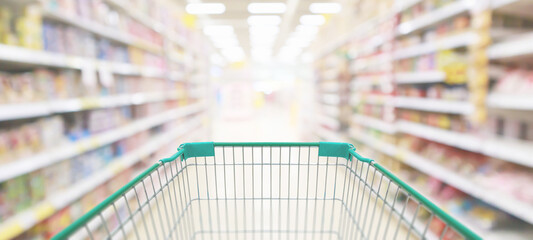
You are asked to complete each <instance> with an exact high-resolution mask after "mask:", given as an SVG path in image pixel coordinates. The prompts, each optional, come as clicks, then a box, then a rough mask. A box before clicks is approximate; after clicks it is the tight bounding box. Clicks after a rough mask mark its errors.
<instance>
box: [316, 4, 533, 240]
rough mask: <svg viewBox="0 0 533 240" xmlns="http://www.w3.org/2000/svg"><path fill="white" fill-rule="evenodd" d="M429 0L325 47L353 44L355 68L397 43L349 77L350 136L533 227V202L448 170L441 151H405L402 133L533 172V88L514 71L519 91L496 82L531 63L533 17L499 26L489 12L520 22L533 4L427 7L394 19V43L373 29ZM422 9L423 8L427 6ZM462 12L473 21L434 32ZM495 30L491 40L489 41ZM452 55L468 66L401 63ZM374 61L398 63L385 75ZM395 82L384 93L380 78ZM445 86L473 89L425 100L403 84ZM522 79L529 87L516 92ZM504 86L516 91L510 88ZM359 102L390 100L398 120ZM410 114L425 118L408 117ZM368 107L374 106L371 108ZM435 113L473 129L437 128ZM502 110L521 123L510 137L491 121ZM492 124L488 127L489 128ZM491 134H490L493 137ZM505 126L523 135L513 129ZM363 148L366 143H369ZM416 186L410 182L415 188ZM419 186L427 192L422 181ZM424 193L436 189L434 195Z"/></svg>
mask: <svg viewBox="0 0 533 240" xmlns="http://www.w3.org/2000/svg"><path fill="white" fill-rule="evenodd" d="M424 2H430V1H423V0H419V1H395V4H394V5H395V6H396V7H395V8H389V10H388V13H383V14H381V16H384V17H382V18H380V19H381V21H376V20H375V19H377V18H375V19H371V20H369V19H362V20H360V21H362V22H363V24H359V23H353V24H352V25H353V26H356V27H354V30H353V33H354V34H352V35H350V38H348V39H345V41H344V44H340V43H336V45H335V46H336V47H331V46H329V48H327V47H326V48H325V49H326V50H324V52H328V51H339V50H342V49H345V48H348V49H352V50H351V51H348V53H349V55H350V56H351V57H352V58H351V59H350V60H348V63H349V64H355V65H357V64H358V63H357V62H359V63H360V61H359V60H360V59H364V58H365V56H371V57H372V56H373V55H377V54H380V53H382V51H383V49H386V48H383V46H384V45H386V44H387V42H388V41H390V42H393V41H394V42H395V43H393V46H392V50H391V55H392V57H391V59H389V60H383V58H381V57H378V58H374V59H371V60H369V61H368V62H369V63H365V64H359V65H358V66H354V67H352V68H350V69H351V70H352V72H351V73H352V74H353V76H352V83H351V84H350V86H351V91H352V93H351V95H350V104H351V106H352V107H353V108H354V113H353V114H352V125H351V128H350V131H349V136H350V138H351V139H352V140H353V141H355V142H357V143H359V145H356V146H360V147H363V146H367V147H369V149H373V150H372V151H370V152H371V153H377V154H379V155H378V156H376V158H377V160H378V161H379V160H384V161H385V162H388V159H392V160H395V162H397V164H396V165H398V164H399V165H398V166H408V167H400V168H399V170H398V171H412V170H409V169H414V170H415V171H416V172H418V174H422V175H425V176H428V177H431V178H434V179H438V181H440V182H441V183H443V184H445V185H447V186H452V187H453V188H455V189H457V190H459V191H460V192H462V193H464V194H465V195H466V196H467V197H469V198H472V199H478V200H481V201H482V202H484V203H486V204H488V205H489V206H491V207H492V208H494V209H498V210H497V211H499V212H504V213H507V214H509V215H512V216H514V217H516V218H517V219H519V221H518V222H520V224H525V225H526V226H531V225H532V224H533V222H532V219H531V215H532V214H533V204H531V203H530V202H527V201H525V200H523V199H519V198H517V197H515V196H513V195H511V194H508V193H504V192H501V191H499V190H498V189H496V188H495V186H490V185H487V184H484V183H483V182H480V180H479V179H476V176H466V175H462V174H461V173H460V171H458V170H456V169H453V170H452V169H450V168H448V167H447V166H445V165H446V164H443V163H442V158H443V156H435V159H433V158H430V157H428V156H423V155H421V154H420V153H418V152H416V153H415V152H413V151H411V150H408V149H407V148H406V145H405V144H406V142H407V141H404V138H413V137H416V138H417V139H419V140H420V141H423V142H425V143H433V144H435V143H438V144H440V145H442V146H445V147H446V149H450V151H452V150H453V151H457V152H461V151H462V152H468V153H469V154H477V155H479V156H483V158H486V159H490V161H492V162H497V163H498V164H501V165H504V166H509V167H511V166H514V167H515V168H516V169H520V170H521V171H523V172H520V173H517V174H524V175H527V173H529V174H532V168H533V161H531V158H530V156H531V154H533V151H532V150H531V149H533V141H532V140H530V139H524V138H526V137H528V136H529V135H528V136H525V133H527V132H528V131H529V127H531V126H533V125H532V124H533V123H531V122H527V121H528V120H527V119H531V116H532V115H531V114H532V112H531V111H532V110H533V106H532V104H533V98H532V96H533V92H532V91H529V92H527V90H526V89H525V88H527V86H528V85H525V84H524V85H518V84H517V83H518V82H516V81H519V80H517V78H516V76H515V78H514V79H513V80H509V82H512V81H515V90H510V91H509V92H502V91H501V90H499V89H498V87H499V86H498V84H501V83H499V82H501V81H503V80H501V79H502V78H504V77H506V76H507V75H508V73H509V69H511V70H513V69H516V68H517V67H518V68H519V69H520V70H521V71H526V70H527V69H529V64H530V63H531V61H530V60H532V59H533V51H532V48H531V46H527V45H528V44H529V42H531V41H530V40H531V39H532V37H531V36H532V35H531V32H533V29H531V28H528V27H527V26H529V25H527V24H526V23H523V24H522V27H517V26H513V27H505V26H503V27H502V26H496V27H494V26H491V18H494V16H495V15H497V14H510V16H513V17H514V19H513V21H515V22H519V21H521V20H519V19H517V18H519V17H523V18H524V19H530V20H531V17H530V14H529V15H528V13H530V12H531V10H533V4H532V3H531V2H529V1H521V0H499V1H498V0H494V1H481V2H477V3H476V4H472V2H469V1H460V0H458V1H451V2H447V3H446V4H445V5H443V6H435V5H431V4H429V6H433V9H431V10H430V11H429V12H426V13H422V14H420V13H419V15H418V16H415V17H413V16H411V18H410V19H408V20H407V21H403V22H400V23H399V24H397V25H394V27H393V31H392V32H393V37H392V38H391V39H390V40H388V38H387V37H385V36H386V34H384V32H383V31H379V30H374V31H371V30H370V29H381V28H380V27H379V26H380V25H379V24H380V23H383V22H384V20H383V19H386V17H391V16H394V19H397V20H398V19H399V21H401V17H402V16H403V15H406V12H409V11H411V10H410V8H412V7H413V6H416V5H417V4H423V3H424ZM432 4H434V3H432ZM363 5H364V4H363ZM376 5H377V4H376ZM426 6H428V5H426ZM420 8H421V7H419V8H418V9H417V11H420ZM366 11H368V12H372V10H370V9H366ZM413 12H416V11H411V12H410V14H413ZM465 17H466V18H468V19H469V24H468V26H466V27H464V26H463V28H462V29H461V31H457V30H456V31H450V33H449V34H442V33H441V32H442V31H443V29H448V30H450V28H442V29H441V32H439V35H438V36H436V35H437V34H435V33H432V34H427V32H430V31H432V29H436V28H438V27H439V26H441V25H445V24H448V25H447V27H450V25H451V24H450V23H451V22H452V21H455V20H454V19H460V20H458V21H457V22H454V24H455V25H454V26H461V25H460V24H459V23H461V22H460V21H464V18H465ZM493 21H495V20H493ZM502 22H505V23H508V21H507V20H505V21H503V20H501V19H500V20H498V21H497V23H498V24H501V23H502ZM458 24H459V25H458ZM355 33H357V34H355ZM413 36H419V37H420V39H419V40H418V41H414V40H413V41H411V42H409V44H407V46H406V44H403V43H401V42H400V41H401V39H407V38H411V37H413ZM491 36H492V37H493V39H492V40H491ZM426 38H427V39H426ZM387 40H388V41H387ZM530 45H531V44H530ZM332 46H333V45H332ZM324 52H322V53H324ZM453 54H456V55H457V56H459V58H458V60H454V62H461V64H463V66H461V68H459V67H457V66H458V65H455V66H452V68H454V70H450V68H449V67H436V68H433V69H432V68H429V67H428V64H427V63H424V64H421V63H420V62H417V61H422V60H416V61H413V62H412V63H411V64H410V65H409V64H407V65H409V66H422V67H421V68H416V67H414V69H405V65H406V64H404V62H405V61H406V60H407V61H408V60H410V59H423V58H426V59H425V60H427V58H428V56H435V57H434V59H435V60H434V61H435V62H439V61H443V62H445V60H441V58H440V57H442V58H443V59H445V58H446V57H449V56H450V55H453ZM371 63H376V65H380V66H385V65H387V64H388V63H393V65H394V66H393V68H392V69H391V70H390V71H389V72H388V73H389V74H386V75H384V74H382V73H383V72H387V70H386V69H377V71H374V72H371V71H369V70H372V69H373V70H376V68H373V66H374V65H372V64H371ZM465 66H466V67H465ZM527 71H529V70H527ZM457 72H463V75H462V76H460V77H457V75H456V74H457ZM371 73H374V74H371ZM522 73H523V74H524V76H523V78H527V79H529V78H530V77H529V76H530V75H529V72H527V75H526V73H524V72H522ZM489 78H490V80H489ZM493 78H494V79H493ZM389 79H390V80H391V81H392V88H391V89H392V90H390V92H384V91H383V85H384V84H385V83H386V82H387V81H388V80H389ZM490 81H493V82H490ZM494 81H496V82H494ZM523 81H525V79H524V80H523ZM438 85H441V86H449V87H451V89H459V88H462V91H464V90H466V92H468V96H467V97H465V96H462V97H460V98H454V97H453V96H452V97H440V98H438V97H434V96H432V97H427V96H425V95H424V94H422V95H418V96H415V95H406V94H405V92H406V91H404V90H403V89H404V88H408V87H411V90H409V91H411V93H412V92H413V91H412V89H427V88H430V87H432V86H438ZM516 86H522V87H519V88H520V89H516ZM500 88H501V87H500ZM502 89H509V88H505V87H503V88H502ZM437 90H438V89H437ZM362 104H363V105H366V106H373V105H375V106H378V107H383V108H385V106H392V108H393V111H394V113H395V114H394V115H393V116H394V117H391V118H389V120H385V119H383V118H379V117H376V116H375V115H374V116H372V115H366V114H364V113H362V112H360V108H358V106H360V105H362ZM369 108H370V107H369ZM404 111H409V112H417V113H420V114H425V115H419V116H418V117H410V118H404V115H405V113H403V112H404ZM370 112H371V113H372V111H370ZM493 114H494V115H496V116H497V117H498V118H496V119H494V120H491V119H490V116H492V115H493ZM421 116H422V117H421ZM424 116H428V117H431V118H433V122H432V123H431V124H428V123H425V122H424V121H421V120H423V119H425V118H426V117H424ZM436 116H440V117H441V120H439V121H443V122H447V121H449V119H450V118H453V119H454V120H453V121H454V122H455V123H458V122H461V124H462V125H464V126H467V127H466V128H465V127H463V128H461V127H455V128H450V125H449V124H448V125H447V124H443V126H442V127H437V122H438V121H437V120H436V119H438V118H437V117H436ZM443 116H447V117H448V119H447V120H446V121H444V120H442V119H443ZM487 116H489V119H487ZM502 117H504V118H507V117H509V118H511V121H515V122H517V123H515V124H514V125H511V124H509V125H510V126H511V127H508V125H507V123H505V126H506V129H507V128H511V129H510V130H505V131H504V133H503V134H502V133H501V132H500V133H495V132H496V130H494V129H490V128H494V127H495V126H499V125H502V123H501V122H500V121H501V120H500V119H501V118H502ZM414 119H417V121H415V120H414ZM527 123H529V124H528V128H527V129H526V128H524V127H522V128H520V126H524V124H527ZM520 124H522V125H520ZM444 126H448V127H444ZM513 126H516V128H514V129H521V130H519V131H512V130H513ZM488 129H490V130H489V131H487V130H488ZM490 131H493V132H492V133H488V134H487V132H490ZM507 131H509V132H512V133H514V135H516V136H509V134H508V133H507ZM519 132H522V133H523V134H522V135H521V136H520V137H519V136H518V135H519V134H518V133H519ZM362 149H367V148H364V147H363V148H362ZM363 151H364V150H363ZM472 164H474V163H472ZM491 167H495V166H491ZM393 169H395V167H393ZM404 169H407V170H404ZM426 179H427V178H426ZM526 181H527V180H526ZM417 184H418V183H413V185H414V186H417ZM421 190H422V192H423V193H424V191H425V187H423V188H421ZM427 194H428V195H429V193H427ZM430 198H431V196H430ZM434 202H436V203H439V204H440V205H442V206H446V205H447V204H448V203H447V202H444V201H442V200H440V199H435V201H434ZM452 205H453V204H452ZM455 211H457V209H455ZM494 211H496V210H494ZM452 215H453V216H454V217H456V218H457V219H458V220H459V221H461V222H463V223H464V224H466V225H467V226H468V227H470V228H471V229H473V230H474V231H476V232H478V233H481V234H482V236H484V237H485V238H487V239H504V238H509V239H527V238H528V236H529V235H528V234H531V233H528V231H517V229H512V230H511V229H508V228H506V227H500V228H495V229H492V228H487V227H486V226H487V225H491V224H492V223H490V224H480V222H479V219H476V217H474V216H470V215H469V214H468V213H466V212H464V213H458V212H452ZM483 221H484V220H483ZM525 228H527V227H525ZM522 230H524V229H522Z"/></svg>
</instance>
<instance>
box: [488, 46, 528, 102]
mask: <svg viewBox="0 0 533 240" xmlns="http://www.w3.org/2000/svg"><path fill="white" fill-rule="evenodd" d="M532 40H533V39H532ZM531 45H533V44H531ZM486 101H487V106H488V107H491V108H502V109H512V110H526V111H533V94H532V95H520V94H518V93H517V94H516V95H511V94H490V95H489V96H487V100H486Z"/></svg>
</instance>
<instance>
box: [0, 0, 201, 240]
mask: <svg viewBox="0 0 533 240" xmlns="http://www.w3.org/2000/svg"><path fill="white" fill-rule="evenodd" d="M103 3H105V4H107V5H108V7H109V9H111V10H113V11H115V12H116V13H117V14H121V16H125V17H127V19H129V21H132V22H135V24H139V26H141V25H142V26H143V27H144V28H146V29H148V30H147V31H152V32H153V33H154V34H155V35H157V37H158V38H160V39H162V43H161V44H157V43H155V42H154V41H151V40H148V39H146V38H145V36H144V35H137V36H136V35H135V34H132V33H129V32H128V31H129V29H122V28H119V27H111V26H108V25H106V24H104V23H102V22H101V21H98V20H96V19H94V20H93V19H90V18H87V17H81V16H77V15H75V14H72V13H68V12H67V11H65V10H64V9H61V7H57V6H55V7H57V8H51V7H50V5H48V4H47V1H42V2H38V3H34V2H25V1H24V2H9V4H18V5H17V6H18V7H24V6H25V5H26V4H34V5H32V6H33V7H35V6H38V7H39V18H40V19H42V20H43V21H48V22H52V23H54V24H61V25H62V26H66V27H68V28H73V29H76V30H77V31H83V32H86V33H88V34H91V35H92V36H94V37H96V38H99V39H104V40H106V41H109V42H111V43H113V44H117V45H119V46H123V47H125V48H126V49H134V50H136V51H137V52H138V53H142V54H145V53H146V54H150V55H152V56H155V57H157V58H160V59H162V60H163V62H164V63H163V64H162V65H161V66H154V65H152V64H148V65H147V64H142V63H133V62H134V61H133V60H131V59H130V61H120V62H119V61H114V60H103V59H101V58H93V57H87V56H79V55H72V54H66V53H61V52H51V51H46V50H39V49H29V48H25V47H21V46H14V45H8V44H2V43H0V52H1V54H0V65H3V66H5V69H4V67H2V69H0V70H1V71H4V72H9V71H12V70H13V69H14V70H16V71H18V72H20V71H21V70H22V71H32V70H34V69H42V68H46V69H49V70H51V71H60V70H63V69H69V70H74V71H76V73H77V74H78V75H77V76H79V77H81V78H82V80H84V78H86V77H87V76H89V77H92V76H94V78H96V79H99V80H100V81H103V80H102V79H101V78H103V77H107V78H110V79H111V81H114V79H116V78H120V77H134V78H139V79H150V80H151V79H155V80H157V81H162V82H164V83H165V84H167V83H168V84H169V85H168V86H172V87H171V88H168V87H167V88H165V90H163V91H161V90H160V91H152V90H148V89H146V90H145V89H140V91H135V92H132V93H117V94H114V93H105V94H102V95H100V96H92V95H91V96H79V97H70V98H58V99H54V98H52V99H47V100H39V101H19V102H13V103H9V102H8V103H3V104H1V105H0V121H1V122H9V123H16V122H17V121H24V122H27V121H34V120H39V119H41V118H43V119H44V118H48V117H50V116H62V115H64V114H71V113H78V112H89V111H94V110H100V109H112V108H118V107H130V106H131V107H134V106H145V105H146V106H148V105H149V104H160V106H163V105H161V104H166V103H172V105H169V106H175V107H174V108H171V109H167V110H166V111H163V112H159V113H157V114H151V115H149V116H146V117H143V118H140V119H135V120H133V121H129V122H126V123H123V124H122V125H121V126H119V127H115V128H113V129H110V130H107V131H103V132H99V133H96V134H91V135H90V136H87V137H84V138H81V139H79V140H75V141H69V140H65V141H64V142H58V143H57V145H56V146H55V147H53V148H46V149H42V150H41V151H39V152H37V153H36V154H32V155H31V156H27V157H21V158H19V159H17V160H14V161H9V162H6V163H0V191H2V189H3V184H8V183H9V182H11V181H13V179H18V178H20V176H26V175H30V174H34V173H41V172H43V171H45V170H46V169H47V168H49V167H51V166H52V165H57V164H61V163H63V162H67V161H71V159H74V158H76V157H78V156H80V155H84V154H88V153H89V152H91V151H94V150H96V149H100V148H102V147H107V146H111V145H112V144H114V143H117V142H119V141H128V140H132V139H133V138H135V136H136V135H138V134H146V133H149V132H151V131H155V132H158V133H157V134H154V135H153V136H151V137H149V138H148V139H147V141H146V142H143V143H142V144H141V145H140V146H138V147H136V148H134V149H133V150H129V151H127V152H124V153H121V154H118V155H116V156H115V157H113V158H112V159H110V160H109V161H108V163H107V164H105V165H104V166H102V167H101V168H99V169H96V170H94V172H92V173H91V174H90V175H88V176H84V177H83V178H82V179H78V180H77V181H74V182H73V183H72V184H71V185H69V186H68V187H66V188H64V189H59V190H57V191H55V192H53V193H49V192H47V193H46V195H45V196H44V199H41V200H39V201H38V202H35V203H33V204H32V206H30V207H28V208H26V209H22V210H20V209H19V210H17V211H16V212H14V213H13V214H10V215H8V216H6V215H2V214H3V213H2V212H1V211H0V239H10V238H13V237H17V236H18V237H21V236H22V237H23V238H24V237H33V236H40V237H45V238H47V237H49V234H53V233H51V232H42V231H43V230H44V231H48V230H46V228H35V227H36V226H38V225H40V224H51V222H53V221H55V220H52V219H53V218H55V216H58V215H61V214H64V212H65V211H69V210H68V209H69V207H70V206H71V205H73V204H80V201H86V200H83V199H88V198H87V196H88V195H92V194H93V192H95V191H96V189H97V188H98V189H102V188H105V186H104V185H106V184H109V183H110V182H113V181H115V180H117V178H119V176H122V175H123V174H124V173H125V172H129V171H130V170H131V169H133V168H134V167H136V168H137V167H138V166H139V164H144V163H143V161H145V160H146V159H150V161H153V158H154V156H155V155H159V154H156V153H158V152H160V151H161V150H164V149H162V148H163V147H166V146H171V147H172V148H175V147H176V144H178V143H179V142H182V141H184V140H185V139H188V140H194V141H198V140H205V139H206V138H207V137H208V134H209V133H208V132H207V131H206V130H207V129H208V127H207V124H209V123H208V121H209V120H208V119H209V116H208V114H209V105H208V104H207V103H206V101H200V99H207V97H206V96H207V91H208V88H207V86H208V84H209V75H208V74H206V73H207V72H209V71H208V69H209V61H208V59H207V57H206V56H208V54H207V53H208V51H209V49H207V48H205V45H203V43H204V42H203V41H201V36H196V35H195V34H197V33H196V32H194V31H193V30H189V29H186V27H185V26H183V25H181V23H180V20H176V19H165V21H169V22H170V23H171V24H170V25H167V22H160V20H159V19H154V18H152V17H151V16H150V15H149V14H147V13H145V12H143V11H142V9H140V8H136V7H133V6H132V5H131V3H129V2H127V1H119V0H105V1H103ZM35 4H37V5H35ZM152 4H156V5H157V4H159V3H158V2H156V3H152ZM173 4H175V3H173ZM158 7H161V6H158ZM167 7H168V6H167ZM175 7H176V8H181V7H179V6H175ZM169 10H171V9H169ZM173 10H176V9H173ZM173 10H172V11H173ZM138 36H142V37H138ZM137 62H138V61H137ZM96 81H98V80H96ZM178 82H179V83H180V84H181V85H180V86H184V89H181V88H180V89H177V88H176V89H174V86H177V85H176V84H177V83H178ZM176 122H180V124H176V126H175V127H174V126H170V124H172V123H176ZM158 129H168V131H164V132H160V130H158ZM128 174H130V173H128ZM132 176H135V175H132ZM65 180H66V181H70V180H69V179H65ZM6 186H7V185H6ZM103 186H104V187H103ZM0 194H2V192H0ZM96 198H98V199H93V197H90V199H93V200H92V201H96V202H94V203H91V204H96V203H97V202H98V201H101V200H103V199H101V196H99V197H96ZM2 204H3V203H2ZM84 204H87V203H84ZM69 221H70V220H69ZM48 222H50V223H48ZM62 224H69V223H65V222H63V223H62ZM54 227H65V226H54ZM95 227H96V226H95ZM39 229H40V230H39Z"/></svg>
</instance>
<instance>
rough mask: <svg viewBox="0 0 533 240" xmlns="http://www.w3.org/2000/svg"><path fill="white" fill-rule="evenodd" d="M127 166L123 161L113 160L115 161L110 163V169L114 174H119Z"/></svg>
mask: <svg viewBox="0 0 533 240" xmlns="http://www.w3.org/2000/svg"><path fill="white" fill-rule="evenodd" d="M125 168H126V166H125V165H124V163H122V162H113V163H111V164H109V169H110V170H111V172H112V173H113V174H114V175H116V174H119V173H120V172H122V170H124V169H125Z"/></svg>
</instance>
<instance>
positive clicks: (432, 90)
mask: <svg viewBox="0 0 533 240" xmlns="http://www.w3.org/2000/svg"><path fill="white" fill-rule="evenodd" d="M397 94H398V96H403V97H416V98H428V99H443V100H451V101H468V96H469V94H468V88H467V87H466V86H465V85H449V84H418V85H402V86H398V88H397Z"/></svg>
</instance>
